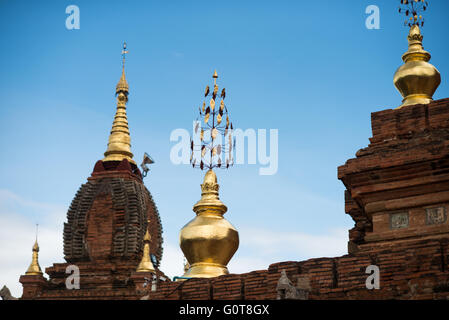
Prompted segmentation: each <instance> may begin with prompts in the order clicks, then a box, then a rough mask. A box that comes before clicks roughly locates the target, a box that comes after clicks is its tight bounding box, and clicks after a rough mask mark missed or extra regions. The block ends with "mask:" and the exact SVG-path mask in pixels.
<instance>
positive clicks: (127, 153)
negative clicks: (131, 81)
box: [103, 42, 135, 164]
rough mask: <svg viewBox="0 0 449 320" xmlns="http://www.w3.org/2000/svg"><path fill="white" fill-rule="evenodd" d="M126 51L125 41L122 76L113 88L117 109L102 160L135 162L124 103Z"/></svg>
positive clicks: (125, 95)
mask: <svg viewBox="0 0 449 320" xmlns="http://www.w3.org/2000/svg"><path fill="white" fill-rule="evenodd" d="M127 53H128V51H127V50H126V42H124V43H123V51H122V56H123V61H122V76H121V77H120V80H119V82H118V83H117V87H116V90H115V93H116V95H117V111H116V113H115V117H114V122H113V123H112V129H111V134H110V136H109V142H108V149H107V150H106V152H105V153H104V155H105V158H104V159H103V161H122V160H123V159H127V160H128V161H129V162H131V163H134V164H135V161H134V160H133V159H132V158H133V154H132V153H131V137H130V135H129V128H128V117H127V116H126V103H127V102H128V93H129V87H128V82H127V81H126V77H125V57H126V56H125V55H126V54H127Z"/></svg>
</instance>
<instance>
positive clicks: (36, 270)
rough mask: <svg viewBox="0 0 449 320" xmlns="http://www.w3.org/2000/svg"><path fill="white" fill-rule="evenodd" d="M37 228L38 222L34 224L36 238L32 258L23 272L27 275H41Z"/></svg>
mask: <svg viewBox="0 0 449 320" xmlns="http://www.w3.org/2000/svg"><path fill="white" fill-rule="evenodd" d="M37 229H38V224H36V240H35V242H34V245H33V258H32V260H31V264H30V266H29V267H28V270H27V271H26V272H25V274H26V275H28V276H38V275H42V270H41V267H40V266H39V245H38V243H37Z"/></svg>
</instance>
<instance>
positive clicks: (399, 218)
mask: <svg viewBox="0 0 449 320" xmlns="http://www.w3.org/2000/svg"><path fill="white" fill-rule="evenodd" d="M408 225H409V219H408V212H397V213H392V214H391V215H390V228H391V229H402V228H408Z"/></svg>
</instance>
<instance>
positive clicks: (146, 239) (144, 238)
mask: <svg viewBox="0 0 449 320" xmlns="http://www.w3.org/2000/svg"><path fill="white" fill-rule="evenodd" d="M143 241H151V235H150V232H149V231H148V229H147V232H145V236H144V237H143Z"/></svg>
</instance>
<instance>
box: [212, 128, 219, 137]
mask: <svg viewBox="0 0 449 320" xmlns="http://www.w3.org/2000/svg"><path fill="white" fill-rule="evenodd" d="M217 134H218V130H217V128H213V129H212V132H211V136H212V140H214V139H215V138H216V137H217Z"/></svg>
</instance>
